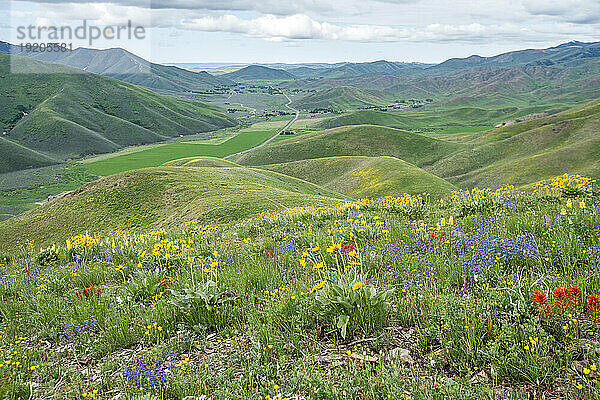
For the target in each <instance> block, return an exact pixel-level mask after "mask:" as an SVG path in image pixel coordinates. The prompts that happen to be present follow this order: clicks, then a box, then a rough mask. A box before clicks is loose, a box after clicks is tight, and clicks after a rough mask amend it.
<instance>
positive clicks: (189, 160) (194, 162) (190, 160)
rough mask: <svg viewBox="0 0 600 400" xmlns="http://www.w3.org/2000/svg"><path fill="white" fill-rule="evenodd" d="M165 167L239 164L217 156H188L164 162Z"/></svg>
mask: <svg viewBox="0 0 600 400" xmlns="http://www.w3.org/2000/svg"><path fill="white" fill-rule="evenodd" d="M164 166H165V167H186V168H198V167H239V166H240V165H239V164H236V163H234V162H231V161H229V160H224V159H222V158H217V157H186V158H180V159H177V160H173V161H169V162H166V163H165V164H164Z"/></svg>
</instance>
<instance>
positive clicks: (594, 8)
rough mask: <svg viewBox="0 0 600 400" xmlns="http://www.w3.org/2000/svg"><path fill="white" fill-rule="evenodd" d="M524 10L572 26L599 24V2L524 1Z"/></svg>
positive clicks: (585, 0)
mask: <svg viewBox="0 0 600 400" xmlns="http://www.w3.org/2000/svg"><path fill="white" fill-rule="evenodd" d="M523 6H524V8H525V10H526V11H527V12H528V13H530V14H532V15H536V16H550V17H554V18H555V19H558V20H561V21H565V22H570V23H574V24H590V23H597V22H600V0H524V2H523Z"/></svg>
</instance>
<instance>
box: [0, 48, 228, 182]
mask: <svg viewBox="0 0 600 400" xmlns="http://www.w3.org/2000/svg"><path fill="white" fill-rule="evenodd" d="M11 63H12V67H14V68H19V67H21V68H23V69H24V70H31V71H33V72H36V71H37V72H38V73H30V74H12V73H10V68H11ZM41 71H46V72H51V73H39V72H41ZM0 93H1V94H2V96H0V98H1V99H0V108H2V110H3V113H2V116H0V129H2V130H3V131H6V132H7V134H6V135H3V140H1V141H0V154H5V153H6V154H8V153H12V154H13V157H14V158H16V159H15V160H11V163H10V165H11V166H12V167H6V166H4V165H0V172H8V171H10V170H14V169H15V168H17V167H27V166H29V165H33V166H43V165H48V164H49V163H50V162H59V161H64V160H66V159H73V158H79V157H83V156H86V155H90V154H99V153H108V152H112V151H115V150H118V149H121V148H124V147H127V146H133V145H140V144H149V143H155V142H160V141H164V140H167V139H169V138H173V137H178V136H179V135H191V134H195V133H198V132H206V131H213V130H217V129H221V128H225V127H232V126H234V125H235V122H234V120H233V119H231V118H230V117H228V116H226V115H225V114H223V113H222V112H221V110H220V109H218V108H216V107H214V106H211V105H207V104H204V103H200V102H197V101H192V100H182V99H177V98H173V97H167V96H161V95H158V94H156V93H153V92H151V91H149V90H146V89H142V88H139V87H137V86H133V85H130V84H126V83H123V82H120V81H117V80H115V79H111V78H106V77H102V76H99V75H94V74H90V73H85V72H82V71H80V70H76V69H73V68H70V67H66V66H60V65H57V64H48V63H43V62H39V61H33V60H30V59H27V58H24V57H16V56H7V55H0ZM4 139H7V140H9V141H11V142H12V144H11V142H8V141H7V140H4ZM14 144H18V145H20V146H22V147H25V148H27V149H29V150H31V151H30V152H25V150H23V151H21V152H20V153H19V152H16V151H15V145H14ZM37 153H41V154H37Z"/></svg>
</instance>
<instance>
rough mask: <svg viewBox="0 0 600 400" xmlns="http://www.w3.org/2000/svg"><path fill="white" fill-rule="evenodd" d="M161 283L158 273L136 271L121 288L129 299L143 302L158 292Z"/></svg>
mask: <svg viewBox="0 0 600 400" xmlns="http://www.w3.org/2000/svg"><path fill="white" fill-rule="evenodd" d="M161 283H162V279H161V277H160V275H159V274H148V273H137V274H134V275H133V277H132V279H131V281H130V282H127V283H126V284H124V285H123V289H124V290H125V293H126V295H127V297H128V298H129V299H130V300H132V301H135V302H143V303H144V302H147V301H149V300H151V299H152V298H153V297H155V296H157V295H158V294H159V293H160V289H161Z"/></svg>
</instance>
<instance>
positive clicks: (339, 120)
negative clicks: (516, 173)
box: [314, 107, 554, 132]
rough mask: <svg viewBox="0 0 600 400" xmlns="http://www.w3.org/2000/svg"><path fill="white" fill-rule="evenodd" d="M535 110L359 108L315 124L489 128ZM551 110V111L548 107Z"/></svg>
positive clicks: (325, 127)
mask: <svg viewBox="0 0 600 400" xmlns="http://www.w3.org/2000/svg"><path fill="white" fill-rule="evenodd" d="M534 111H537V110H535V109H529V108H525V109H519V108H517V107H507V108H501V109H483V108H474V107H459V108H453V109H449V110H437V111H418V112H417V111H394V112H385V111H377V110H359V111H355V112H352V113H348V114H344V115H341V116H339V117H333V118H329V119H325V120H323V121H321V122H319V123H317V124H315V125H314V127H315V128H319V129H331V128H336V127H340V126H346V125H365V124H366V125H381V126H389V127H392V128H399V129H404V130H411V131H412V130H420V131H430V132H436V131H452V130H460V129H463V128H466V130H467V131H469V130H470V128H478V129H481V130H485V128H486V127H487V128H492V127H493V126H494V125H496V124H497V123H499V122H502V121H506V120H508V119H513V118H517V117H520V116H523V115H527V114H529V113H532V112H534ZM550 111H554V110H550Z"/></svg>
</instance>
